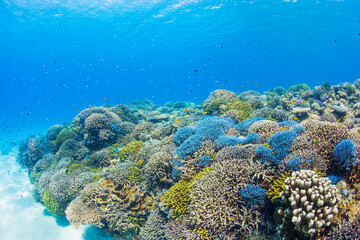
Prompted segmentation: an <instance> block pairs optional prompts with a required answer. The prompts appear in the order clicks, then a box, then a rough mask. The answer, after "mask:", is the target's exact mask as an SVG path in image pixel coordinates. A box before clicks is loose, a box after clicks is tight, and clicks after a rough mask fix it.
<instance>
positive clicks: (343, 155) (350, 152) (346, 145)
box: [333, 139, 358, 170]
mask: <svg viewBox="0 0 360 240" xmlns="http://www.w3.org/2000/svg"><path fill="white" fill-rule="evenodd" d="M333 157H334V164H335V165H336V166H339V167H344V168H345V169H346V170H350V169H351V168H352V167H354V166H356V164H357V162H358V159H357V158H356V157H357V150H356V146H355V143H354V142H353V141H352V140H350V139H346V140H342V141H341V142H340V143H339V144H338V145H336V146H335V149H334V154H333Z"/></svg>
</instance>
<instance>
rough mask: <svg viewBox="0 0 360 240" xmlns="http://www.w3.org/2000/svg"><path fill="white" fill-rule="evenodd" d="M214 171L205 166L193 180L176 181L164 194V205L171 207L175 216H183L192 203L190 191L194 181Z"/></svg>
mask: <svg viewBox="0 0 360 240" xmlns="http://www.w3.org/2000/svg"><path fill="white" fill-rule="evenodd" d="M210 171H212V169H211V168H204V169H203V170H202V171H201V172H199V173H198V174H196V175H195V176H194V177H193V178H192V179H191V181H186V180H180V181H179V182H177V183H175V184H174V185H173V186H172V187H171V188H170V189H169V191H167V192H166V194H165V196H164V206H165V207H166V208H170V209H171V211H172V216H173V217H175V218H183V217H185V216H186V215H187V213H188V206H189V204H190V191H191V189H192V188H193V187H194V184H193V182H194V181H195V180H198V179H199V178H201V177H203V176H205V175H206V173H208V172H210Z"/></svg>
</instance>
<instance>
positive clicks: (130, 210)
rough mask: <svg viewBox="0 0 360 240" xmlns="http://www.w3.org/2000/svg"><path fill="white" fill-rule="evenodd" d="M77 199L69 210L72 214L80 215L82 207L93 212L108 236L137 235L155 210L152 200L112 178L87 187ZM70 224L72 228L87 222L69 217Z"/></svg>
mask: <svg viewBox="0 0 360 240" xmlns="http://www.w3.org/2000/svg"><path fill="white" fill-rule="evenodd" d="M78 198H79V200H77V201H78V202H77V203H76V204H75V205H73V206H72V207H71V209H72V212H81V208H82V207H83V206H82V205H85V206H87V207H88V208H90V209H95V210H96V211H97V212H98V213H99V214H100V218H101V219H102V220H103V221H102V222H103V223H104V227H105V229H106V230H108V231H109V232H111V233H125V232H127V231H129V230H130V231H131V230H132V231H136V229H138V228H139V227H140V226H141V225H142V224H143V223H144V222H145V220H146V216H147V215H148V214H149V212H150V211H151V209H153V208H154V200H153V197H152V196H150V195H148V194H145V193H144V192H143V191H142V190H140V189H138V188H137V187H136V186H135V185H134V184H132V183H130V182H128V181H126V180H123V181H122V182H121V183H119V184H116V183H114V182H113V181H112V179H111V178H105V179H102V180H100V181H99V182H96V183H92V184H89V185H87V186H86V187H85V188H84V189H83V191H82V192H81V194H80V196H79V197H78ZM70 205H71V204H70ZM84 208H85V207H84ZM86 209H87V208H86ZM69 220H70V222H71V221H73V222H72V223H73V224H75V225H79V224H80V223H86V222H87V219H85V217H83V218H82V217H81V216H80V217H79V216H72V217H69Z"/></svg>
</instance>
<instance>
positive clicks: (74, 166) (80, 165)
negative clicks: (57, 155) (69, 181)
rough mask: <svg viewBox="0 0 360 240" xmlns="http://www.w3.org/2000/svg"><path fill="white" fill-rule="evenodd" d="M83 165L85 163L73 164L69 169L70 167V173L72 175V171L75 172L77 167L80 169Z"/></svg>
mask: <svg viewBox="0 0 360 240" xmlns="http://www.w3.org/2000/svg"><path fill="white" fill-rule="evenodd" d="M81 167H83V165H82V164H80V163H74V164H72V165H71V166H70V167H69V169H68V174H69V175H70V174H71V173H72V172H74V171H75V170H76V169H79V168H81Z"/></svg>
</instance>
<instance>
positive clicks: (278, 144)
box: [269, 130, 297, 165]
mask: <svg viewBox="0 0 360 240" xmlns="http://www.w3.org/2000/svg"><path fill="white" fill-rule="evenodd" d="M296 136H297V133H296V132H295V131H291V130H290V131H284V132H278V133H275V134H274V135H272V136H271V138H270V139H269V145H270V146H272V148H273V153H272V157H271V158H272V162H273V163H274V164H276V165H277V164H278V163H279V162H280V161H281V160H283V159H284V158H285V157H286V155H287V154H288V153H289V149H290V146H291V144H292V142H293V140H294V139H295V137H296Z"/></svg>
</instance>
